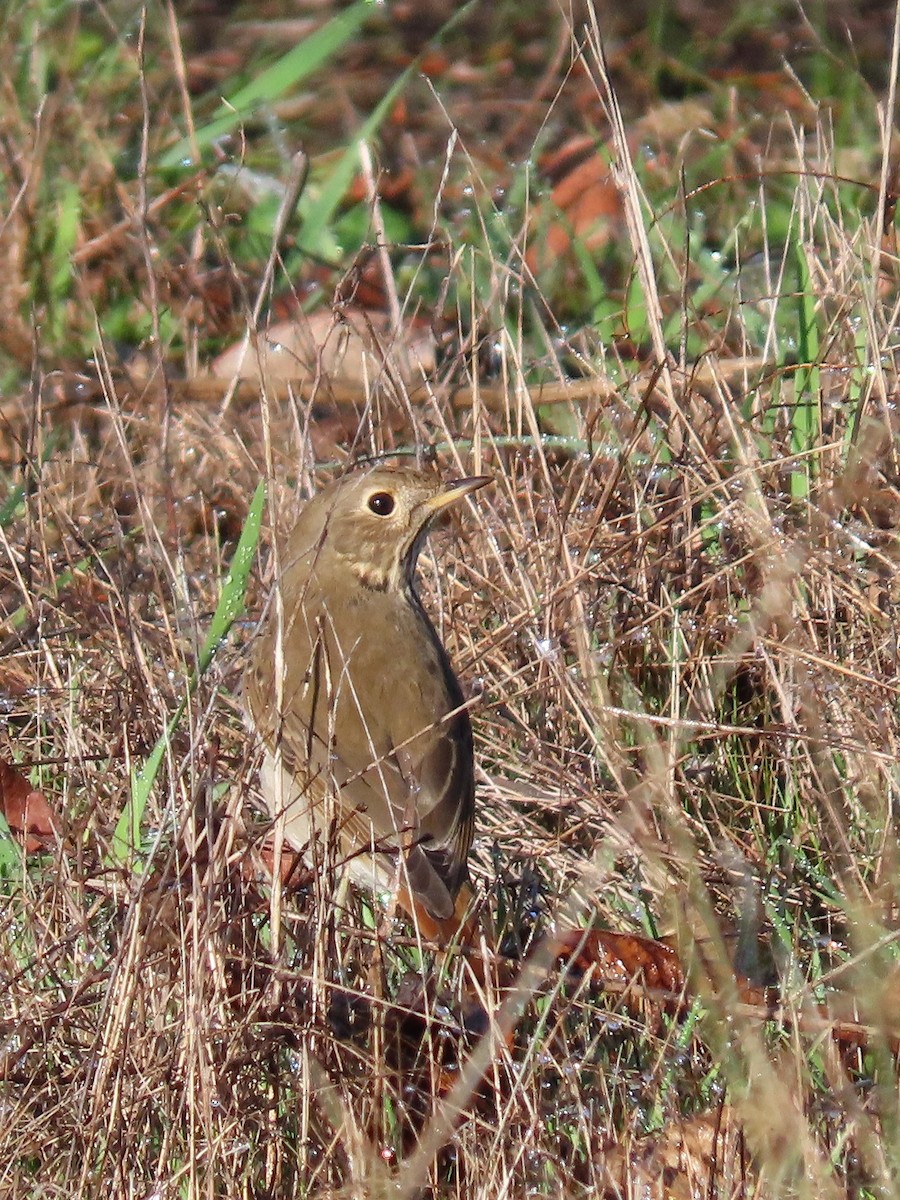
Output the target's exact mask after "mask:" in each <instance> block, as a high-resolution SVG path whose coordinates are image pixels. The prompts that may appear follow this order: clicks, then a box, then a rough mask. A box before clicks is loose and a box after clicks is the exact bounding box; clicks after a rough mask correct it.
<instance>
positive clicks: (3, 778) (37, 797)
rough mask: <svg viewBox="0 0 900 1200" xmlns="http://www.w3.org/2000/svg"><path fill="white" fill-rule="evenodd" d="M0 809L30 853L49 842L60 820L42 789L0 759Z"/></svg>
mask: <svg viewBox="0 0 900 1200" xmlns="http://www.w3.org/2000/svg"><path fill="white" fill-rule="evenodd" d="M0 811H2V812H3V815H4V817H5V818H6V823H7V825H8V826H9V827H10V829H11V830H12V832H13V833H15V834H17V835H18V836H19V837H20V838H22V839H23V840H24V842H25V851H26V853H28V854H33V853H34V851H35V850H40V849H41V848H42V847H44V846H45V845H46V843H47V842H48V841H51V840H52V838H53V836H54V834H55V833H56V832H57V831H58V829H59V822H58V821H57V818H56V816H55V815H54V812H53V810H52V809H51V807H50V805H49V804H48V803H47V801H46V799H45V798H44V795H43V793H42V792H38V791H35V790H34V788H32V786H31V784H30V783H29V782H28V780H27V779H26V778H25V776H24V775H23V774H22V773H21V771H17V770H16V768H15V767H14V766H12V765H11V764H10V763H8V762H6V760H5V759H2V758H0Z"/></svg>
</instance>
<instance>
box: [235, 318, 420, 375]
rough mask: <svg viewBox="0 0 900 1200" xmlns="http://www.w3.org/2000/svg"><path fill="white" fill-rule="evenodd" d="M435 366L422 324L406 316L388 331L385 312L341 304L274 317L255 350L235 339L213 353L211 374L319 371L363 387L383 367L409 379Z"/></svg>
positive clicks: (298, 373)
mask: <svg viewBox="0 0 900 1200" xmlns="http://www.w3.org/2000/svg"><path fill="white" fill-rule="evenodd" d="M435 365H436V343H435V339H434V336H433V334H432V333H431V330H430V329H429V328H428V327H427V326H426V325H424V323H421V322H417V321H407V322H405V323H403V324H402V325H401V328H400V329H399V331H395V332H392V330H391V323H390V319H389V317H388V316H387V314H385V313H383V312H377V311H375V312H373V311H368V310H365V309H356V308H347V309H343V310H341V311H340V312H335V313H333V312H329V311H325V310H323V311H322V312H317V313H313V314H312V316H306V315H305V314H303V313H298V314H297V316H295V317H293V318H292V319H291V320H288V321H279V322H277V323H276V324H274V325H271V326H270V327H269V328H268V329H266V330H265V331H263V332H261V333H260V335H259V337H258V339H257V347H256V349H255V350H254V347H253V346H252V344H247V342H246V341H245V339H241V341H240V342H238V343H236V344H235V345H234V346H231V347H230V348H229V349H228V350H225V351H224V352H223V353H222V354H220V355H219V357H218V358H217V359H216V361H215V363H214V364H213V368H212V373H213V375H214V376H216V377H217V378H218V379H229V380H231V379H235V378H237V379H245V380H254V381H258V380H262V379H265V380H269V381H277V380H290V379H303V378H308V377H310V376H316V377H318V376H324V377H325V378H326V379H327V380H330V381H332V382H336V383H345V384H357V385H358V386H359V387H360V388H361V389H363V388H368V387H370V386H371V384H372V383H374V382H375V381H376V380H378V379H379V378H380V377H382V376H383V375H384V373H385V371H387V372H389V373H390V374H392V375H394V376H395V377H396V376H398V375H399V377H400V378H401V379H404V380H415V379H420V378H421V377H422V374H423V373H424V374H430V373H431V372H432V371H433V370H434V368H435Z"/></svg>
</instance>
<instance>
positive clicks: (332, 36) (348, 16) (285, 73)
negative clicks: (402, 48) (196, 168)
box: [160, 0, 372, 168]
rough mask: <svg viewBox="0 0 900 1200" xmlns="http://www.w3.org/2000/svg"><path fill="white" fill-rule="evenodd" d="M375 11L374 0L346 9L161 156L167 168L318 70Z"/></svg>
mask: <svg viewBox="0 0 900 1200" xmlns="http://www.w3.org/2000/svg"><path fill="white" fill-rule="evenodd" d="M371 11H372V3H371V0H358V2H357V3H356V4H354V5H352V6H351V7H350V8H348V9H347V10H346V11H345V12H342V13H339V14H338V15H337V16H336V17H333V18H332V20H330V21H329V22H328V23H327V25H323V26H322V28H321V29H317V30H316V32H315V33H313V34H310V36H309V37H308V38H304V40H303V41H302V42H301V43H300V44H299V46H295V47H294V48H293V50H289V51H288V53H287V54H285V55H284V56H283V57H282V58H280V59H279V60H278V61H277V62H275V63H273V64H272V65H271V66H270V67H267V68H266V69H265V70H263V71H261V72H260V73H259V74H258V75H257V76H256V78H255V79H253V80H251V82H250V83H248V84H246V85H245V86H244V87H242V88H239V89H238V90H237V91H236V92H234V93H233V94H232V95H231V96H229V97H227V99H226V100H225V101H224V102H223V104H222V108H223V109H224V110H225V111H223V113H222V114H221V115H220V116H218V117H216V118H214V119H213V120H212V121H210V122H209V124H208V125H204V126H202V127H201V128H200V129H198V130H197V132H196V136H195V142H194V144H193V145H192V143H191V142H190V141H189V140H188V139H187V138H182V139H181V140H180V141H179V142H177V143H176V144H175V145H174V146H172V147H171V148H170V149H169V150H167V151H166V152H165V154H163V156H162V157H161V158H160V166H161V167H163V168H171V167H177V166H179V165H181V164H183V163H184V162H185V161H186V160H188V159H190V158H191V155H192V154H193V149H194V145H196V146H199V147H201V148H202V147H204V146H209V145H211V144H212V143H213V142H214V141H215V140H216V139H217V138H220V137H222V136H223V135H224V134H226V133H229V132H230V131H231V130H232V129H234V127H235V126H236V125H239V124H240V122H241V121H243V120H245V119H246V118H247V117H248V116H250V115H251V114H252V113H253V112H254V111H255V110H256V108H257V107H258V106H259V105H260V104H271V103H273V102H274V101H276V100H278V99H279V97H281V96H283V95H284V93H285V92H287V91H288V90H289V89H290V88H292V87H295V86H296V85H297V84H298V83H300V82H301V81H302V80H303V79H305V78H307V76H309V75H311V74H312V73H313V72H314V71H316V70H318V68H319V67H321V66H322V65H323V64H324V63H326V62H327V61H328V60H329V59H330V58H333V57H334V55H335V54H337V52H338V51H339V50H340V49H341V47H342V46H343V45H344V44H345V43H346V42H348V41H349V40H350V38H351V37H353V35H354V34H355V33H356V32H357V30H358V29H359V27H360V26H361V25H362V23H363V21H364V20H365V18H366V17H367V16H368V15H369V13H370V12H371Z"/></svg>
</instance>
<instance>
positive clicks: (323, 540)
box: [291, 465, 491, 591]
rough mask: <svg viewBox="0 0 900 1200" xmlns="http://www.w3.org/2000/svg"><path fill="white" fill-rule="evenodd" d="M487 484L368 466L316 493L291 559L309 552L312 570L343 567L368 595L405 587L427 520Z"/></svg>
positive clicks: (409, 469)
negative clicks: (368, 592)
mask: <svg viewBox="0 0 900 1200" xmlns="http://www.w3.org/2000/svg"><path fill="white" fill-rule="evenodd" d="M490 482H491V477H490V476H489V475H475V476H472V477H470V478H467V479H455V480H453V481H452V482H450V483H444V482H442V481H441V480H440V479H438V478H437V477H436V476H433V475H428V474H426V473H425V472H423V471H419V470H417V469H415V468H413V467H389V466H382V465H379V466H376V467H372V468H370V469H369V470H367V471H361V472H359V473H357V474H353V475H347V476H345V477H344V478H342V479H338V480H336V481H335V482H334V483H331V484H329V485H328V486H327V487H325V488H323V489H322V491H321V492H319V493H318V494H317V495H316V496H314V497H313V498H312V500H310V501H309V502H308V503H307V504H306V506H305V508H304V509H303V512H302V513H301V515H300V520H299V522H298V525H297V528H296V530H295V532H294V534H293V536H292V538H291V548H292V552H293V554H292V556H298V555H302V556H303V557H306V556H307V555H311V556H312V559H311V560H310V566H312V564H313V562H314V564H315V565H314V567H313V569H314V570H315V571H316V573H317V574H318V573H321V572H322V571H323V570H328V569H330V568H333V569H339V570H342V571H346V570H350V571H351V572H352V573H353V574H354V575H355V576H356V578H357V579H358V580H359V582H360V583H362V584H363V585H364V586H365V587H368V588H371V589H373V590H376V591H386V590H389V589H394V588H400V587H402V586H404V585H406V584H409V583H411V582H412V577H413V573H414V572H415V568H416V559H417V558H418V556H419V550H420V549H421V547H422V543H423V541H424V539H425V536H426V534H427V533H428V529H429V527H430V525H431V523H432V522H433V521H434V520H435V518H436V517H438V516H439V515H440V514H441V513H443V512H444V511H446V509H448V508H449V507H450V506H451V505H454V504H457V503H458V502H459V501H460V500H463V499H464V498H465V497H466V496H468V495H470V494H471V493H472V492H474V491H476V490H477V489H478V488H481V487H484V486H485V484H487V483H490Z"/></svg>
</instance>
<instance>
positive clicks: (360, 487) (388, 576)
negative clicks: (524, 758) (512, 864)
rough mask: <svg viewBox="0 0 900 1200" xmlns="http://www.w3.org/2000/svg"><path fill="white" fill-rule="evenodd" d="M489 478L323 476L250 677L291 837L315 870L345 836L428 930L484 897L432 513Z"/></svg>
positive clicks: (292, 543)
mask: <svg viewBox="0 0 900 1200" xmlns="http://www.w3.org/2000/svg"><path fill="white" fill-rule="evenodd" d="M490 482H491V477H490V476H487V475H476V476H472V477H468V478H463V479H455V480H453V481H451V482H449V483H444V482H442V481H441V479H440V478H439V477H438V476H437V475H432V474H429V473H427V472H424V471H421V470H419V469H417V468H413V467H411V466H406V465H404V466H396V465H388V464H384V463H380V464H378V465H376V466H372V467H368V468H366V469H363V470H361V471H356V472H352V473H349V474H347V475H344V476H343V477H341V478H339V479H337V480H335V481H333V482H331V483H330V484H328V485H327V486H325V487H324V488H323V489H322V490H321V491H319V492H318V493H317V494H316V495H314V496H313V497H312V499H310V500H308V501H307V502H306V504H305V505H304V507H303V508H302V510H301V512H300V515H299V518H298V519H297V522H296V524H295V525H294V527H293V529H292V531H291V532H290V534H289V536H288V537H287V539H286V541H285V543H284V546H283V549H282V552H281V557H280V576H279V579H278V581H277V584H276V588H277V589H278V591H280V597H281V603H280V606H279V605H278V604H277V603H276V604H274V605H272V606H271V607H270V609H269V612H268V614H267V615H266V617H265V619H264V621H263V624H262V626H261V628H260V632H259V635H258V636H257V639H256V641H255V644H254V646H253V648H252V651H251V656H250V659H249V662H248V667H247V671H246V677H245V697H244V700H245V707H246V709H247V712H248V715H249V717H250V720H251V722H252V724H253V725H254V726H255V728H256V730H257V731H258V733H259V735H260V737H261V739H262V742H263V745H264V759H263V765H262V768H261V772H260V781H261V790H262V792H263V796H264V798H265V802H266V805H267V808H268V810H269V812H270V814H271V815H272V816H273V817H276V818H277V817H279V816H280V815H281V814H282V813H283V816H284V838H285V841H286V843H287V844H288V845H289V846H291V847H292V848H293V849H295V850H297V851H299V852H302V853H304V854H305V856H306V857H307V859H308V860H310V861H312V862H313V864H315V862H316V861H317V856H318V861H320V862H321V861H322V858H323V855H322V851H321V847H322V844H323V843H322V842H321V840H320V839H323V838H326V837H328V836H329V831H336V835H337V845H336V847H335V850H336V852H337V857H338V860H339V862H340V863H341V864H343V865H344V866H345V867H346V868H347V869H348V870H349V873H350V877H351V879H352V880H353V881H354V882H356V883H357V884H361V885H362V886H363V887H365V888H367V889H368V890H370V891H373V892H375V893H376V895H380V896H382V897H385V896H390V895H395V896H396V899H397V901H398V903H399V904H400V905H401V906H402V907H403V908H404V909H406V911H407V912H408V913H409V914H410V915H411V916H412V917H413V918H414V919H415V920H416V922H417V923H418V926H419V928H420V930H421V931H422V932H423V933H424V935H425V936H427V937H435V936H443V937H448V938H449V937H451V936H452V935H453V932H454V930H457V929H459V928H460V927H461V924H462V922H463V917H462V911H463V910H464V908H465V907H467V906H468V903H469V900H470V897H471V890H470V889H469V887H468V869H467V862H468V856H469V850H470V848H471V844H472V838H473V831H474V816H475V782H474V781H475V770H474V753H473V740H472V727H471V723H470V720H469V714H468V709H467V707H466V703H465V699H464V696H463V692H462V689H461V687H460V684H459V681H458V680H457V677H456V675H455V673H454V671H453V667H452V665H451V663H450V659H449V657H448V655H447V652H446V650H445V648H444V646H443V645H442V643H441V641H440V638H439V637H438V634H437V631H436V630H435V627H434V625H433V623H432V621H431V619H430V618H429V616H428V614H427V612H426V611H425V608H424V607H423V605H422V602H421V600H420V598H419V594H418V592H417V590H416V563H417V560H418V557H419V553H420V551H421V549H422V547H423V544H424V542H425V539H426V537H427V534H428V531H429V528H430V527H431V525H432V523H433V522H434V521H435V519H436V518H437V517H439V516H440V515H441V514H442V513H444V512H445V511H446V510H447V509H448V508H450V507H451V506H453V505H456V504H458V503H460V502H461V501H462V500H464V499H465V498H466V497H468V496H470V495H471V494H472V493H473V492H475V491H477V490H478V489H479V488H482V487H484V486H485V485H486V484H488V483H490ZM332 861H333V860H332Z"/></svg>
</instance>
